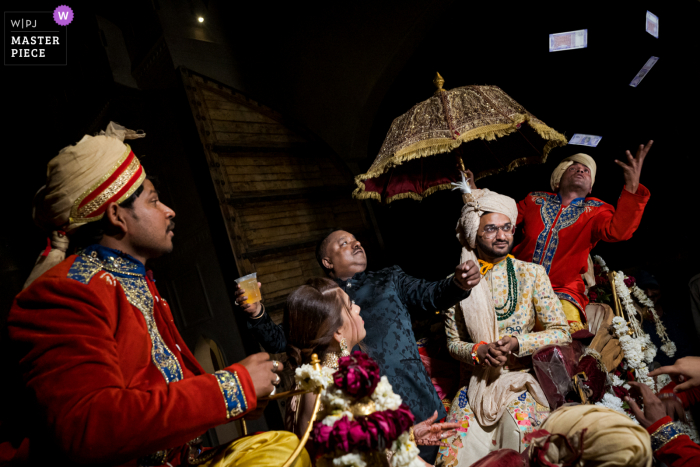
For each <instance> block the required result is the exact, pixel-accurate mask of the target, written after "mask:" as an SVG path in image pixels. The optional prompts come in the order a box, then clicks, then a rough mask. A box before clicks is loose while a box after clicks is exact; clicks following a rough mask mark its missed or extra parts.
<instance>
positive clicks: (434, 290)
mask: <svg viewBox="0 0 700 467" xmlns="http://www.w3.org/2000/svg"><path fill="white" fill-rule="evenodd" d="M336 282H337V283H338V285H340V287H341V288H342V289H343V290H344V291H345V292H347V294H348V295H349V296H350V298H351V299H352V300H354V301H355V303H356V304H357V305H359V306H360V308H361V311H360V316H361V317H362V319H364V321H365V330H366V331H367V336H366V337H365V339H364V340H363V341H362V342H361V343H360V349H361V350H362V351H363V352H365V353H367V354H368V355H369V356H370V357H371V358H372V359H374V360H375V361H376V362H377V363H378V364H379V368H380V369H381V372H382V374H383V375H386V376H387V378H388V379H389V382H390V383H391V386H392V388H393V389H394V392H395V393H397V394H399V395H400V396H401V398H402V399H403V401H404V402H405V403H406V404H407V405H408V406H409V407H410V408H411V411H412V412H413V415H415V417H416V423H418V422H421V421H423V420H425V419H426V418H428V417H430V416H431V415H433V412H434V411H435V410H437V411H438V419H441V418H443V417H445V416H446V415H447V413H446V412H445V408H444V407H443V405H442V402H440V398H439V397H438V395H437V392H435V388H434V387H433V384H432V382H431V381H430V377H429V376H428V373H427V372H426V370H425V367H424V366H423V363H422V361H421V358H420V355H419V354H418V347H417V346H416V338H415V336H414V335H413V329H412V327H411V314H410V313H409V312H412V313H414V317H415V318H418V319H422V318H426V317H428V316H430V314H432V313H435V311H440V310H446V309H447V308H449V307H451V306H452V305H454V304H456V303H458V302H459V301H461V300H463V299H465V298H467V297H468V296H469V292H465V291H463V290H462V289H460V288H459V287H457V285H455V283H454V281H453V279H452V277H448V278H447V279H443V280H441V281H437V282H427V281H424V280H421V279H416V278H414V277H411V276H409V275H407V274H406V273H404V272H403V271H402V270H401V268H400V267H398V266H392V267H389V268H386V269H382V270H380V271H375V272H367V273H365V272H361V273H358V274H355V275H354V276H353V277H352V278H351V279H349V280H347V281H342V280H339V279H336ZM248 328H249V329H251V330H252V332H253V334H254V335H255V337H256V338H257V340H258V342H260V344H261V345H262V346H263V347H264V348H265V350H267V351H268V352H271V353H279V352H283V351H284V350H285V349H286V347H287V340H286V338H285V336H284V332H283V331H282V327H281V326H278V325H276V324H274V323H273V322H272V320H271V319H270V317H269V316H268V315H267V313H266V314H265V315H264V316H263V317H262V318H260V319H259V320H248Z"/></svg>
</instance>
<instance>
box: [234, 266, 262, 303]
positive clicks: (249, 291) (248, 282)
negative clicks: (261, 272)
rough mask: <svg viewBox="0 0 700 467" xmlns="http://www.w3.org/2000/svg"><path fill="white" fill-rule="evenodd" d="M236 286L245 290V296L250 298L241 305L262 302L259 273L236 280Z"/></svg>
mask: <svg viewBox="0 0 700 467" xmlns="http://www.w3.org/2000/svg"><path fill="white" fill-rule="evenodd" d="M236 284H238V286H239V287H240V288H241V289H243V292H244V295H245V296H246V297H248V298H247V299H246V300H245V301H244V302H242V303H241V305H246V304H249V303H255V302H259V301H260V300H261V298H262V297H261V296H260V289H259V288H258V276H257V273H253V274H248V275H247V276H243V277H239V278H238V279H236Z"/></svg>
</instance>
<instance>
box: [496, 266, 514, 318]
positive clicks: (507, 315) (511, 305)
mask: <svg viewBox="0 0 700 467" xmlns="http://www.w3.org/2000/svg"><path fill="white" fill-rule="evenodd" d="M506 270H507V272H508V299H507V300H506V301H505V303H504V304H503V305H502V306H497V307H495V308H496V318H497V319H498V321H503V320H505V319H508V318H510V317H511V316H513V313H515V310H516V309H517V307H518V278H517V276H516V275H515V267H514V266H513V260H511V259H510V258H506ZM506 306H508V310H507V311H506V312H505V313H499V312H498V310H502V309H504V308H505V307H506Z"/></svg>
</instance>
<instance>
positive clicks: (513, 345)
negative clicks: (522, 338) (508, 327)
mask: <svg viewBox="0 0 700 467" xmlns="http://www.w3.org/2000/svg"><path fill="white" fill-rule="evenodd" d="M496 345H497V346H498V350H500V351H501V352H503V353H504V354H506V355H508V354H517V353H518V352H519V351H520V342H518V339H517V338H516V337H513V336H505V337H502V338H500V339H498V341H497V342H496Z"/></svg>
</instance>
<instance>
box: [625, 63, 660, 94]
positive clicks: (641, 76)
mask: <svg viewBox="0 0 700 467" xmlns="http://www.w3.org/2000/svg"><path fill="white" fill-rule="evenodd" d="M658 59H659V57H651V58H650V59H649V60H647V62H646V63H645V64H644V66H643V67H642V69H641V70H639V73H637V76H635V77H634V79H633V80H632V82H631V83H630V86H632V87H633V88H636V87H637V85H638V84H639V83H641V82H642V80H643V79H644V77H645V76H646V75H647V73H649V70H651V67H653V66H654V65H655V64H656V61H657V60H658Z"/></svg>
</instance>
